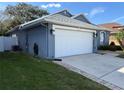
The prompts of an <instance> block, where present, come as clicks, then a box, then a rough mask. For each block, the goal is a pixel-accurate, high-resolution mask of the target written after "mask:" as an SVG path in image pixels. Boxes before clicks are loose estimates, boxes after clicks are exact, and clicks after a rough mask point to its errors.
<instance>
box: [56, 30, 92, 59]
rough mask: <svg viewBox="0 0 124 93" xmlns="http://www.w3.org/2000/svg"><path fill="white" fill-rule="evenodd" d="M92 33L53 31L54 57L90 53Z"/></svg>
mask: <svg viewBox="0 0 124 93" xmlns="http://www.w3.org/2000/svg"><path fill="white" fill-rule="evenodd" d="M92 51H93V33H92V32H83V31H70V30H60V29H56V30H55V57H64V56H71V55H77V54H85V53H92Z"/></svg>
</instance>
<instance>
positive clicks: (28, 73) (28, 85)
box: [0, 52, 108, 90]
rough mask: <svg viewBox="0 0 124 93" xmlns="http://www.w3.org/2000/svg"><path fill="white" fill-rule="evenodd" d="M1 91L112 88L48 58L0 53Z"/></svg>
mask: <svg viewBox="0 0 124 93" xmlns="http://www.w3.org/2000/svg"><path fill="white" fill-rule="evenodd" d="M0 89H2V90H6V89H11V90H17V89H20V90H22V89H23V90H24V89H31V90H34V89H49V90H53V89H55V90H58V89H65V90H66V89H72V90H73V89H81V90H89V89H94V90H98V89H100V90H103V89H108V88H106V87H105V86H102V85H100V84H98V83H96V82H94V81H92V80H90V79H87V78H86V77H83V76H81V75H79V74H77V73H75V72H72V71H69V70H67V69H65V68H64V67H61V66H59V65H57V64H54V63H52V62H50V61H48V60H45V59H38V58H34V57H31V56H29V55H27V54H24V53H15V52H6V53H0Z"/></svg>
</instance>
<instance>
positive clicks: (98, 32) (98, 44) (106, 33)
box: [97, 31, 110, 47]
mask: <svg viewBox="0 0 124 93" xmlns="http://www.w3.org/2000/svg"><path fill="white" fill-rule="evenodd" d="M100 32H101V31H97V46H98V47H99V46H100V45H101V44H100ZM102 32H103V31H102ZM109 34H110V32H108V31H104V41H103V45H109Z"/></svg>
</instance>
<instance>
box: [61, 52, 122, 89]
mask: <svg viewBox="0 0 124 93" xmlns="http://www.w3.org/2000/svg"><path fill="white" fill-rule="evenodd" d="M116 55H117V54H112V53H107V54H104V55H101V54H85V55H78V56H71V57H64V58H62V62H61V63H64V64H67V65H69V66H72V67H75V68H77V69H80V70H81V71H83V72H86V73H88V74H89V75H91V76H95V77H96V78H98V79H101V80H104V81H106V82H109V83H110V84H113V85H116V86H118V87H119V88H122V89H124V59H122V58H118V57H115V56H116Z"/></svg>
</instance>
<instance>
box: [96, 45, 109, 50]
mask: <svg viewBox="0 0 124 93" xmlns="http://www.w3.org/2000/svg"><path fill="white" fill-rule="evenodd" d="M98 50H109V46H105V45H102V46H99V47H98Z"/></svg>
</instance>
